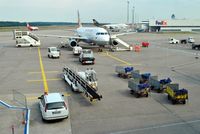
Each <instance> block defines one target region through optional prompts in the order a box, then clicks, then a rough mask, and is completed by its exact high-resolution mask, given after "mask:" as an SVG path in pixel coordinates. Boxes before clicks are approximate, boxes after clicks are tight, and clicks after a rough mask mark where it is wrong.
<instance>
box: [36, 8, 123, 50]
mask: <svg viewBox="0 0 200 134" xmlns="http://www.w3.org/2000/svg"><path fill="white" fill-rule="evenodd" d="M75 32H76V35H78V36H59V35H39V36H45V37H58V38H67V39H68V44H69V45H70V46H71V47H75V46H77V44H78V43H79V42H81V41H82V42H85V43H88V44H93V45H98V46H105V45H114V46H116V45H118V40H120V39H118V38H117V37H116V36H118V35H110V34H109V33H108V32H107V30H106V29H104V28H100V27H83V26H82V24H81V22H80V15H79V11H78V28H77V29H76V30H75ZM125 34H127V33H125ZM119 35H122V34H119ZM123 35H124V34H123ZM120 43H121V42H120Z"/></svg>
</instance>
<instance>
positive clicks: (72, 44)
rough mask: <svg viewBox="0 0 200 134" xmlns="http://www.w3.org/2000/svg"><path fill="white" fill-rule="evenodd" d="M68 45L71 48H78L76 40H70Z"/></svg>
mask: <svg viewBox="0 0 200 134" xmlns="http://www.w3.org/2000/svg"><path fill="white" fill-rule="evenodd" d="M68 44H69V45H70V47H75V46H77V41H76V40H75V39H69V40H68Z"/></svg>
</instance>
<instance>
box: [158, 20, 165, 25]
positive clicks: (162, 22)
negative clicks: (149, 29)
mask: <svg viewBox="0 0 200 134" xmlns="http://www.w3.org/2000/svg"><path fill="white" fill-rule="evenodd" d="M156 25H159V26H167V21H166V20H162V21H158V20H156Z"/></svg>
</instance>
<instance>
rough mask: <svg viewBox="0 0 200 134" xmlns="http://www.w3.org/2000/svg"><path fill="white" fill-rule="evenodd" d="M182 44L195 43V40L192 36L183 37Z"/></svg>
mask: <svg viewBox="0 0 200 134" xmlns="http://www.w3.org/2000/svg"><path fill="white" fill-rule="evenodd" d="M180 42H181V44H187V43H194V42H195V40H194V38H192V37H189V38H188V39H182V40H180Z"/></svg>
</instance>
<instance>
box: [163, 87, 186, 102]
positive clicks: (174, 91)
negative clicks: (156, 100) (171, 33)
mask: <svg viewBox="0 0 200 134" xmlns="http://www.w3.org/2000/svg"><path fill="white" fill-rule="evenodd" d="M165 92H166V93H167V95H168V100H171V102H172V104H177V103H181V104H185V103H186V100H187V99H188V90H186V89H179V84H168V85H167V88H166V90H165Z"/></svg>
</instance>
